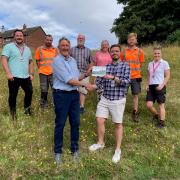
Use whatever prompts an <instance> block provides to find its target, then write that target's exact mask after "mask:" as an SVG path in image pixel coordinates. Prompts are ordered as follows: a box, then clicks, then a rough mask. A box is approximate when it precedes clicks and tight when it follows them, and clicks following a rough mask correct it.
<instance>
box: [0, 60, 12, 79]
mask: <svg viewBox="0 0 180 180" xmlns="http://www.w3.org/2000/svg"><path fill="white" fill-rule="evenodd" d="M1 63H2V67H3V69H4V71H5V73H6V74H7V75H8V74H11V71H10V69H9V66H8V61H7V58H6V57H2V58H1Z"/></svg>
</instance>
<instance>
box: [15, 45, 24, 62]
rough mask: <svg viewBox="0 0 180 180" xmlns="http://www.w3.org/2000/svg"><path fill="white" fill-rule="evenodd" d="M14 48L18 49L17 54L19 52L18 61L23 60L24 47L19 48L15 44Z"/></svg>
mask: <svg viewBox="0 0 180 180" xmlns="http://www.w3.org/2000/svg"><path fill="white" fill-rule="evenodd" d="M16 47H17V48H18V50H19V52H20V55H21V59H20V60H23V54H24V46H23V47H22V48H20V47H19V46H18V45H17V44H16Z"/></svg>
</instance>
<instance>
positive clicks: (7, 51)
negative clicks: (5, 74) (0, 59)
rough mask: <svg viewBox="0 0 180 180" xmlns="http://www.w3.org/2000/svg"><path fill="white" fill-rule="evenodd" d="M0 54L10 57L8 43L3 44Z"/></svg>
mask: <svg viewBox="0 0 180 180" xmlns="http://www.w3.org/2000/svg"><path fill="white" fill-rule="evenodd" d="M1 55H2V56H6V57H7V58H9V57H10V48H9V45H6V46H4V48H3V50H2V53H1Z"/></svg>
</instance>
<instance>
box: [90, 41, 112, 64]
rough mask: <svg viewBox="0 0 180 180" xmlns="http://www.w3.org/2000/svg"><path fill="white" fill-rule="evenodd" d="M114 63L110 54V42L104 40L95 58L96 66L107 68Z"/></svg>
mask: <svg viewBox="0 0 180 180" xmlns="http://www.w3.org/2000/svg"><path fill="white" fill-rule="evenodd" d="M111 62H112V59H111V56H110V54H109V42H108V41H107V40H103V41H102V42H101V50H100V51H98V52H97V53H96V55H95V57H94V60H93V65H94V66H106V65H107V64H110V63H111Z"/></svg>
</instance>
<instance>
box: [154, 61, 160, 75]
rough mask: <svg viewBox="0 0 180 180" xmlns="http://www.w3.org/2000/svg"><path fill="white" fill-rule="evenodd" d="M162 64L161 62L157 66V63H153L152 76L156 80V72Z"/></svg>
mask: <svg viewBox="0 0 180 180" xmlns="http://www.w3.org/2000/svg"><path fill="white" fill-rule="evenodd" d="M160 63H161V62H159V63H158V64H157V66H155V63H153V71H152V72H153V74H152V77H153V78H154V75H155V72H156V70H157V68H158V67H159V65H160Z"/></svg>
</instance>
